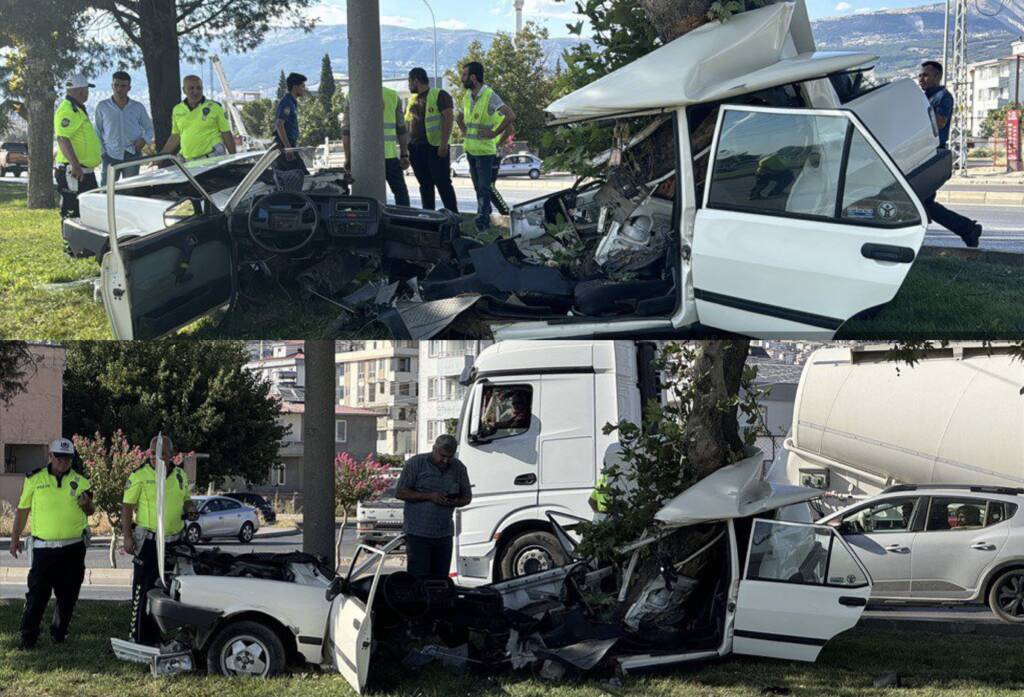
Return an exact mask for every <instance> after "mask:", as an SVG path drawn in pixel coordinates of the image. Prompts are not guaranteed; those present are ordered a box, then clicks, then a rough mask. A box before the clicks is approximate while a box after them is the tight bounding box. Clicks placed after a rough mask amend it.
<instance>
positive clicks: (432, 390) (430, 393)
mask: <svg viewBox="0 0 1024 697" xmlns="http://www.w3.org/2000/svg"><path fill="white" fill-rule="evenodd" d="M427 399H429V400H435V399H437V378H430V379H429V380H427Z"/></svg>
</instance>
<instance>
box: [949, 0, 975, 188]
mask: <svg viewBox="0 0 1024 697" xmlns="http://www.w3.org/2000/svg"><path fill="white" fill-rule="evenodd" d="M953 1H954V3H955V13H954V15H953V41H952V42H951V43H952V46H951V49H952V50H951V53H952V56H951V58H950V61H949V65H946V66H944V68H945V70H946V77H947V79H946V83H947V84H948V85H949V87H950V91H951V92H952V93H953V101H954V103H955V105H956V106H955V107H954V110H953V123H952V124H951V126H950V129H949V147H950V150H951V151H952V153H953V169H955V170H957V172H959V174H960V176H962V177H964V176H967V144H968V140H969V139H970V136H971V120H972V119H971V116H972V115H973V113H974V89H973V85H972V84H971V78H970V74H969V72H968V70H967V14H968V12H969V10H970V0H953ZM947 31H948V29H947Z"/></svg>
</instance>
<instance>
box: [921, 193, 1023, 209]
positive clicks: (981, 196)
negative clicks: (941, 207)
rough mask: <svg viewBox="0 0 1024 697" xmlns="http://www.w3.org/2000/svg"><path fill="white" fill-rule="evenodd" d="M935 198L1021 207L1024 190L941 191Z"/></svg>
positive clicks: (950, 201) (944, 200) (954, 202)
mask: <svg viewBox="0 0 1024 697" xmlns="http://www.w3.org/2000/svg"><path fill="white" fill-rule="evenodd" d="M935 200H936V201H938V202H939V203H949V204H952V205H956V204H966V205H975V206H1005V207H1008V208H1020V207H1022V206H1024V191H1021V192H1018V191H939V193H938V194H936V196H935Z"/></svg>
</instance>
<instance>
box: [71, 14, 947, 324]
mask: <svg viewBox="0 0 1024 697" xmlns="http://www.w3.org/2000/svg"><path fill="white" fill-rule="evenodd" d="M875 60H876V57H875V56H873V55H870V54H865V53H855V52H821V51H816V50H815V46H814V40H813V37H812V34H811V27H810V22H809V21H808V18H807V12H806V9H805V7H804V5H803V2H802V1H800V2H789V3H780V4H775V5H770V6H767V7H763V8H760V9H756V10H752V11H748V12H743V13H740V14H738V15H736V16H735V17H733V18H732V19H730V20H729V21H728V22H725V23H719V22H712V23H709V24H706V25H704V26H702V27H700V28H698V29H696V30H694V31H692V32H689V33H688V34H686V35H685V36H682V37H680V38H679V39H677V40H675V41H673V42H671V43H669V44H667V45H665V46H663V47H661V48H659V49H657V50H655V51H653V52H651V53H649V54H648V55H646V56H644V57H642V58H640V59H638V60H636V61H634V62H633V63H631V64H629V65H627V66H625V67H623V68H620V69H619V70H617V71H615V72H613V73H611V74H609V75H607V76H605V77H603V78H601V79H599V80H597V81H595V82H594V83H592V84H590V85H588V86H586V87H584V88H582V89H580V90H577V91H576V92H574V93H572V94H570V95H568V96H566V97H563V98H562V99H560V100H558V101H556V102H555V103H554V104H552V105H550V106H549V107H548V113H549V117H550V119H549V120H550V123H551V125H552V126H557V127H565V128H576V127H578V126H579V124H587V123H596V124H598V125H599V126H600V127H601V128H602V130H604V131H607V132H608V133H610V134H613V138H612V141H613V143H612V147H611V149H610V151H609V152H608V153H607V154H606V156H605V157H604V158H603V159H602V160H601V161H599V162H597V163H596V164H597V165H600V166H601V167H602V168H603V169H602V170H601V171H602V172H603V173H602V174H601V175H600V176H598V177H596V178H592V179H586V180H581V181H578V182H577V183H576V185H575V186H573V187H572V188H571V189H569V190H566V191H561V192H557V193H555V194H553V195H550V196H546V197H543V198H541V199H537V200H534V201H531V202H527V203H524V204H522V205H520V206H517V207H516V208H515V209H514V210H513V211H512V215H511V223H510V232H509V238H508V239H503V240H499V241H497V242H487V243H485V242H483V241H480V240H478V239H474V238H469V237H463V236H462V235H461V229H460V225H459V220H458V219H456V220H454V221H453V220H452V219H451V218H450V217H449V216H447V215H445V214H440V213H437V214H435V213H433V212H422V211H415V210H413V209H407V208H405V209H403V208H395V207H392V206H383V205H381V204H380V203H378V202H376V201H373V200H368V199H360V198H358V197H352V196H348V195H347V191H346V190H345V187H344V186H341V185H339V184H338V183H337V182H336V181H333V182H332V181H331V180H332V179H333V180H337V179H338V176H337V173H331V172H326V173H316V174H314V175H313V176H312V177H307V178H306V181H304V182H302V181H300V182H298V183H293V185H292V190H287V188H286V187H285V186H284V185H283V183H282V182H280V181H275V177H274V176H273V175H272V174H271V172H270V170H268V167H269V165H270V162H268V161H267V158H269V159H272V158H273V156H274V155H273V153H268V155H266V156H265V159H261V160H260V161H259V162H257V163H256V164H255V165H254V166H252V170H251V171H250V172H249V173H248V174H244V176H240V175H242V174H243V173H242V171H241V169H240V168H241V163H243V162H251V161H247V160H244V159H238V160H231V159H229V160H226V161H223V162H217V163H210V164H209V168H208V169H203V171H201V172H197V174H196V176H195V177H193V176H191V175H188V173H187V172H186V173H185V174H186V175H187V183H191V184H192V185H193V187H194V188H197V189H203V190H210V191H212V192H213V193H211V194H209V195H207V194H205V193H203V194H200V195H197V194H195V193H186V192H185V191H184V189H183V187H182V186H181V185H183V184H185V183H186V179H185V177H183V176H181V175H175V176H176V178H174V180H173V184H171V183H170V182H168V184H167V185H157V183H156V182H153V181H151V180H147V179H146V178H145V177H143V178H141V181H140V180H139V179H135V180H128V183H122V184H118V185H111V186H110V187H108V191H107V192H106V195H104V194H103V193H102V192H99V193H94V194H91V195H85V196H83V197H82V200H83V204H82V205H83V217H82V220H81V222H80V223H69V224H68V225H66V227H65V238H66V239H68V241H69V244H70V246H71V248H72V250H73V251H78V252H81V251H83V250H84V251H85V252H86V253H89V254H105V256H104V257H103V258H104V263H103V291H104V301H105V303H106V305H107V312H108V315H109V317H110V320H111V324H112V326H113V327H114V333H115V335H116V336H117V337H119V338H149V337H154V336H159V335H162V334H166V333H168V332H170V331H173V330H174V329H175V328H176V327H179V326H182V325H183V324H186V323H188V322H191V321H193V320H195V319H197V318H199V317H201V316H203V314H205V313H207V312H209V311H211V310H213V309H215V308H217V307H221V306H229V305H231V304H232V303H233V302H234V300H235V298H236V297H237V295H238V292H239V290H238V288H239V283H240V279H239V276H243V278H242V279H241V281H242V282H243V283H244V282H245V280H246V279H245V278H244V276H246V275H252V272H253V270H254V269H255V270H256V272H257V273H256V278H255V279H252V278H250V279H249V282H257V283H258V282H261V274H260V272H263V274H262V275H263V276H266V275H267V274H276V277H279V278H287V279H293V278H299V279H300V280H302V279H304V280H302V282H303V283H304V284H305V286H304V287H305V288H306V289H307V290H308V292H309V293H308V294H310V295H320V296H323V297H326V298H328V299H331V300H332V301H333V302H335V303H337V304H339V305H341V306H343V307H345V308H346V309H347V310H349V311H351V310H354V309H355V308H352V307H351V306H350V305H349V304H346V302H345V297H346V295H347V294H348V295H350V294H351V293H352V292H353V290H355V292H356V293H358V292H359V291H358V286H359V285H360V284H361V283H364V282H365V279H362V278H360V277H359V271H360V270H361V269H362V268H363V267H364V266H365V265H366V260H367V259H372V260H374V261H375V262H377V263H378V264H379V267H380V270H381V272H382V273H383V274H384V276H386V279H385V280H386V283H385V285H388V284H394V283H398V284H399V285H398V286H397V287H396V288H395V292H394V293H393V294H391V295H390V296H389V297H387V298H386V302H385V303H384V304H378V303H377V302H376V301H377V294H376V293H374V294H372V295H373V297H370V298H365V299H363V303H364V306H365V307H368V308H370V314H371V316H372V317H374V318H379V319H380V321H382V322H383V323H384V324H385V325H387V327H388V328H389V329H390V330H391V332H392V334H393V335H394V336H395V337H396V338H403V339H429V338H439V337H446V336H451V337H470V338H481V337H489V336H494V337H495V338H499V339H508V338H525V339H529V338H556V337H562V338H571V337H600V336H612V335H618V334H623V333H626V332H629V333H630V334H631V335H632V336H638V335H640V334H643V333H648V334H650V335H666V334H679V333H681V332H689V333H692V334H698V333H714V332H730V333H736V334H744V335H759V336H782V335H792V334H797V335H799V336H801V337H804V338H809V337H811V336H815V337H822V338H826V337H831V336H832V335H833V334H834V333H835V332H836V331H837V330H838V329H839V327H840V326H842V325H843V324H844V323H845V322H846V321H847V320H848V319H850V318H851V317H854V316H856V315H858V314H860V313H863V312H865V311H869V310H871V309H873V308H877V307H879V306H882V305H884V304H886V303H888V302H889V301H890V300H892V298H893V297H894V296H895V294H896V292H897V291H898V290H899V288H900V286H901V284H902V283H903V281H904V279H905V277H906V275H907V272H908V271H909V269H910V266H911V264H912V263H913V261H914V260H915V258H916V256H917V254H918V251H919V249H920V247H921V244H922V242H923V240H924V235H925V230H926V228H927V215H926V213H925V210H924V208H923V205H922V203H921V202H922V201H923V200H927V199H928V198H929V197H931V196H932V195H933V194H934V193H935V191H936V190H937V189H938V188H939V187H940V186H941V185H942V184H943V183H944V182H945V181H946V180H947V179H948V178H949V176H950V174H951V161H950V156H949V153H948V151H944V150H939V149H938V143H939V141H938V130H937V128H936V126H935V120H934V116H933V114H932V113H931V111H930V109H929V105H928V102H927V100H926V98H925V97H924V95H923V94H922V92H921V90H920V89H919V88H918V87H917V85H915V84H914V83H913V82H912V81H911V80H908V79H901V80H897V81H895V82H892V83H889V84H884V85H876V84H873V83H872V82H871V80H870V78H869V71H870V69H871V66H872V64H873V62H874V61H875ZM206 167H207V165H203V168H206ZM228 170H230V171H232V172H236V170H237V173H236V175H235V176H234V177H228V178H227V179H228V180H229V181H226V180H225V179H224V178H222V174H223V173H224V172H226V171H228ZM238 179H241V183H237V181H238ZM236 184H237V185H236ZM108 201H109V202H110V208H111V209H113V208H116V209H117V212H116V213H115V211H114V210H107V208H108V207H107V202H108ZM136 211H138V212H139V213H140V215H141V213H142V212H143V211H148V213H146V216H147V221H146V222H139V221H137V220H136ZM108 220H109V223H107V222H105V221H108ZM115 222H116V225H115ZM115 227H116V228H118V231H117V232H115V230H114V228H115ZM79 228H82V230H85V231H86V232H89V231H91V232H89V234H92V235H94V236H95V233H96V231H100V236H105V237H107V238H109V241H106V242H105V243H104V245H100V246H97V243H98V240H97V241H95V242H94V243H93V244H91V245H84V244H81V243H78V242H76V241H75V240H76V239H77V238H80V237H81V236H82V235H83V234H84V233H83V232H82V230H80V229H79ZM143 233H148V234H143ZM108 249H109V251H107V250H108ZM282 268H283V269H286V270H285V271H281V270H280V269H282ZM274 269H277V271H276V272H275V271H274ZM303 272H306V274H305V275H303ZM262 282H264V283H265V282H266V280H265V278H264V279H263V280H262ZM349 302H351V300H350V301H349Z"/></svg>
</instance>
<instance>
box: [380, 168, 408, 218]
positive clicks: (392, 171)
mask: <svg viewBox="0 0 1024 697" xmlns="http://www.w3.org/2000/svg"><path fill="white" fill-rule="evenodd" d="M384 178H385V179H387V181H388V187H389V188H390V189H391V193H392V194H394V196H395V205H396V206H406V207H408V206H409V187H408V186H406V184H405V172H403V171H402V161H401V160H400V159H398V158H397V157H389V158H387V159H386V160H384Z"/></svg>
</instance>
